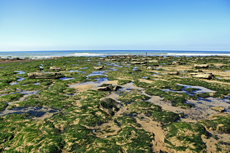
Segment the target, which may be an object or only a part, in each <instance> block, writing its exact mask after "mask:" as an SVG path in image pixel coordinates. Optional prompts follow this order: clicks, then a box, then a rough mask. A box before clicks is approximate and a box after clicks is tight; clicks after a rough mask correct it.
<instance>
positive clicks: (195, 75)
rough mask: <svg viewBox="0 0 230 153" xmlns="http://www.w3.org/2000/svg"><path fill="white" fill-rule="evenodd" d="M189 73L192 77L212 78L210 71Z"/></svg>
mask: <svg viewBox="0 0 230 153" xmlns="http://www.w3.org/2000/svg"><path fill="white" fill-rule="evenodd" d="M190 75H191V76H192V77H194V78H201V79H212V76H213V75H212V73H190Z"/></svg>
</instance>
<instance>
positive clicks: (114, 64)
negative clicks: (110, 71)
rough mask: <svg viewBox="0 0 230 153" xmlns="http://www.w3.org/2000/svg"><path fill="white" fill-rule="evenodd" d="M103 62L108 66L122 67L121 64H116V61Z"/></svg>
mask: <svg viewBox="0 0 230 153" xmlns="http://www.w3.org/2000/svg"><path fill="white" fill-rule="evenodd" d="M105 64H106V65H108V66H115V67H123V66H120V65H117V64H116V63H105Z"/></svg>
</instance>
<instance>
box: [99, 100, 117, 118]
mask: <svg viewBox="0 0 230 153" xmlns="http://www.w3.org/2000/svg"><path fill="white" fill-rule="evenodd" d="M117 105H118V102H117V101H116V100H114V99H112V98H102V99H100V109H101V110H103V111H104V112H106V113H107V114H108V115H111V116H113V115H114V114H115V112H117V111H119V108H118V107H117Z"/></svg>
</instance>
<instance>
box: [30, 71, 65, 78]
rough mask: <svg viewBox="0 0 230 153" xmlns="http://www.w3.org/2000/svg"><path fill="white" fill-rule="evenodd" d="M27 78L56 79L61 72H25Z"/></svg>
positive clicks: (59, 76)
mask: <svg viewBox="0 0 230 153" xmlns="http://www.w3.org/2000/svg"><path fill="white" fill-rule="evenodd" d="M27 75H28V77H29V78H33V79H35V78H36V79H58V78H61V77H63V75H62V74H61V73H44V72H32V73H28V74H27Z"/></svg>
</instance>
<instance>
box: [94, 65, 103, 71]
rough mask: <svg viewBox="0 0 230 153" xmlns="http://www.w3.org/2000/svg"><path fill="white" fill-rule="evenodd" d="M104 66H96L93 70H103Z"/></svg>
mask: <svg viewBox="0 0 230 153" xmlns="http://www.w3.org/2000/svg"><path fill="white" fill-rule="evenodd" d="M103 67H104V66H97V67H94V69H95V70H101V69H103Z"/></svg>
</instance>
